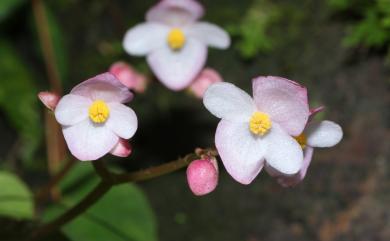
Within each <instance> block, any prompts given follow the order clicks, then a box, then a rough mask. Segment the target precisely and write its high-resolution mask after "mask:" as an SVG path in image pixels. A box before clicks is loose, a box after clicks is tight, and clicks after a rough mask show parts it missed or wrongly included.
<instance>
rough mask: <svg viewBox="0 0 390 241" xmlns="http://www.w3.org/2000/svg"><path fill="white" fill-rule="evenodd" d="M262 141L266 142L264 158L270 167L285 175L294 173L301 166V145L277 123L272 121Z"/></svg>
mask: <svg viewBox="0 0 390 241" xmlns="http://www.w3.org/2000/svg"><path fill="white" fill-rule="evenodd" d="M264 142H266V144H267V148H266V153H265V160H266V162H267V163H268V164H269V165H270V166H271V167H272V168H274V169H276V170H277V171H279V172H281V173H283V174H287V175H292V174H296V173H297V172H298V171H299V170H300V169H301V168H302V165H303V152H302V148H301V146H300V145H299V144H298V142H297V141H296V140H295V139H294V138H293V137H291V136H290V135H288V134H287V133H286V132H285V131H284V130H283V129H282V128H281V127H280V126H279V125H278V124H275V123H273V125H272V128H271V131H270V132H268V134H267V135H266V136H265V139H264Z"/></svg>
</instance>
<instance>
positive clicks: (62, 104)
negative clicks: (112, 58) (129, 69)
mask: <svg viewBox="0 0 390 241" xmlns="http://www.w3.org/2000/svg"><path fill="white" fill-rule="evenodd" d="M132 98H133V94H132V93H131V92H130V91H129V90H128V89H127V88H126V87H125V86H124V85H123V84H122V83H120V81H119V80H118V79H117V78H116V77H115V76H114V75H112V74H110V73H104V74H101V75H98V76H95V77H93V78H91V79H89V80H86V81H84V82H82V83H81V84H79V85H77V86H76V87H74V88H73V89H72V91H71V92H70V93H69V94H68V95H65V96H64V97H62V98H61V100H60V101H59V103H58V105H57V106H56V108H55V112H54V113H55V117H56V119H57V121H58V122H59V123H60V124H61V125H62V132H63V134H64V137H65V141H66V144H67V145H68V148H69V150H70V152H71V153H72V154H73V155H74V156H75V157H76V158H77V159H79V160H81V161H92V160H96V159H99V158H101V157H102V156H104V155H106V154H107V153H109V152H111V153H112V154H113V155H116V156H122V157H123V156H127V155H129V154H130V152H131V149H130V147H129V146H128V144H127V143H125V142H124V141H123V140H124V139H130V138H131V137H132V136H133V135H134V134H135V132H136V130H137V126H138V121H137V116H136V114H135V113H134V111H133V110H132V109H131V108H129V107H127V106H125V105H124V104H123V103H126V102H129V101H130V100H131V99H132Z"/></svg>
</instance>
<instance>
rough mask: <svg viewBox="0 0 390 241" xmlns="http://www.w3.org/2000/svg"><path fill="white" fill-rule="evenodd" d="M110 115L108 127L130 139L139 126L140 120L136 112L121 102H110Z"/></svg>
mask: <svg viewBox="0 0 390 241" xmlns="http://www.w3.org/2000/svg"><path fill="white" fill-rule="evenodd" d="M109 108H110V117H109V118H108V120H107V122H106V123H105V124H106V125H107V128H109V129H110V130H111V131H113V132H114V133H115V134H117V135H118V136H120V137H122V138H123V139H130V138H131V137H132V136H133V135H134V134H135V132H136V131H137V127H138V120H137V116H136V114H135V112H134V111H133V110H132V109H131V108H129V107H127V106H125V105H123V104H119V103H110V104H109Z"/></svg>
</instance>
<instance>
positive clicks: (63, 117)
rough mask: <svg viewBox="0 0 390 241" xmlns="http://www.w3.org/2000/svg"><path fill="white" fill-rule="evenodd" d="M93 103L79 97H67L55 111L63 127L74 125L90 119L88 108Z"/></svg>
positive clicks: (70, 95) (71, 95)
mask: <svg viewBox="0 0 390 241" xmlns="http://www.w3.org/2000/svg"><path fill="white" fill-rule="evenodd" d="M91 104H92V101H91V100H90V99H88V98H86V97H83V96H79V95H73V94H69V95H65V96H64V97H62V98H61V100H60V102H58V105H57V107H56V109H55V111H54V114H55V117H56V119H57V121H58V123H60V124H61V125H66V126H67V125H74V124H77V123H79V122H81V121H83V120H85V119H87V118H88V108H89V106H90V105H91Z"/></svg>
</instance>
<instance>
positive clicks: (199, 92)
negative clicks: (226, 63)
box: [189, 68, 223, 99]
mask: <svg viewBox="0 0 390 241" xmlns="http://www.w3.org/2000/svg"><path fill="white" fill-rule="evenodd" d="M222 81H223V80H222V77H221V76H220V74H219V73H218V72H217V71H216V70H214V69H211V68H205V69H204V70H202V71H201V72H200V74H199V75H198V77H196V79H195V80H194V82H193V83H192V84H191V85H190V88H189V89H190V91H191V93H193V94H194V95H195V96H196V97H197V98H200V99H201V98H203V95H204V93H205V92H206V90H207V88H208V87H209V86H210V85H211V84H214V83H217V82H222Z"/></svg>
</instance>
